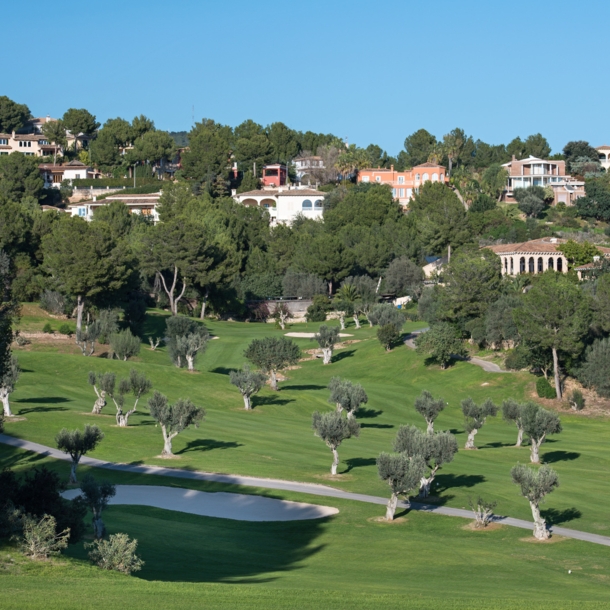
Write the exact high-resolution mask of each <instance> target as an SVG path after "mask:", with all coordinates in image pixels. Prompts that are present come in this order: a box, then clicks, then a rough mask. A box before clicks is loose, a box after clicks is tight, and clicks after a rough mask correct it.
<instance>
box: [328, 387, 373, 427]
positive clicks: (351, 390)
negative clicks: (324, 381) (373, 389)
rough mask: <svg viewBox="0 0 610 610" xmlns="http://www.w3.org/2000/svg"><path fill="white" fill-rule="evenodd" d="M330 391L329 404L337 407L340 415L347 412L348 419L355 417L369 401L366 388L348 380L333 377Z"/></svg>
mask: <svg viewBox="0 0 610 610" xmlns="http://www.w3.org/2000/svg"><path fill="white" fill-rule="evenodd" d="M328 389H329V390H330V397H329V399H328V402H330V403H332V404H334V405H336V407H337V412H338V413H341V411H343V410H345V412H346V413H347V418H348V419H351V418H352V417H354V415H355V414H356V411H357V410H358V409H359V408H360V406H361V405H364V404H366V403H367V402H368V400H369V398H368V396H367V395H366V392H365V391H364V388H363V387H362V386H361V385H360V384H359V383H352V382H351V381H349V380H348V379H341V378H340V377H332V378H331V380H330V382H329V384H328Z"/></svg>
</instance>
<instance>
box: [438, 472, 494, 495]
mask: <svg viewBox="0 0 610 610" xmlns="http://www.w3.org/2000/svg"><path fill="white" fill-rule="evenodd" d="M484 482H485V477H484V476H482V475H480V474H439V475H438V476H437V477H436V479H435V481H434V483H436V487H435V488H434V493H439V492H442V491H447V490H448V489H455V488H456V487H474V486H475V485H478V484H479V483H484Z"/></svg>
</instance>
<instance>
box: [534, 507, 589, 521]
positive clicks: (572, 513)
mask: <svg viewBox="0 0 610 610" xmlns="http://www.w3.org/2000/svg"><path fill="white" fill-rule="evenodd" d="M540 513H541V514H542V516H543V517H544V519H545V520H546V522H547V523H548V524H549V525H561V524H562V523H567V522H568V521H573V520H574V519H580V518H581V517H582V513H581V512H580V511H579V510H578V509H577V508H576V507H574V506H572V507H571V508H566V509H564V510H557V509H556V508H547V509H545V510H541V511H540Z"/></svg>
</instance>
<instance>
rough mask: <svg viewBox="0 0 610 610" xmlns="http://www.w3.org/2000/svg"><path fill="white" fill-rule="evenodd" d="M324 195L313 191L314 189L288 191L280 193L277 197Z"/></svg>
mask: <svg viewBox="0 0 610 610" xmlns="http://www.w3.org/2000/svg"><path fill="white" fill-rule="evenodd" d="M324 195H326V193H323V192H322V191H315V190H314V189H290V190H289V191H280V192H279V193H278V194H277V196H278V197H303V196H308V197H318V196H319V197H324Z"/></svg>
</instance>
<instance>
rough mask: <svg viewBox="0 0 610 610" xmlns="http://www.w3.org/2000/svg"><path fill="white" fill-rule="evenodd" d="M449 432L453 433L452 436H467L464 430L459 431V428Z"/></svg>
mask: <svg viewBox="0 0 610 610" xmlns="http://www.w3.org/2000/svg"><path fill="white" fill-rule="evenodd" d="M449 432H451V434H453V435H456V434H466V433H465V432H464V430H458V429H457V428H451V430H449Z"/></svg>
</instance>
